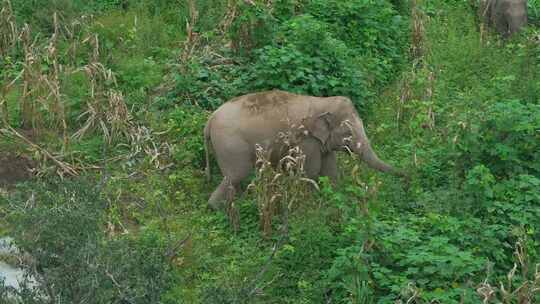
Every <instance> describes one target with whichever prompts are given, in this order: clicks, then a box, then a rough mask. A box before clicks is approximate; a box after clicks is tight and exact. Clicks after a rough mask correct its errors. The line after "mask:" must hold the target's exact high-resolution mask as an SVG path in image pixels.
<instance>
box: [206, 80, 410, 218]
mask: <svg viewBox="0 0 540 304" xmlns="http://www.w3.org/2000/svg"><path fill="white" fill-rule="evenodd" d="M291 126H297V127H298V126H301V127H300V128H301V130H302V132H301V133H302V134H303V136H302V138H301V139H300V142H299V147H300V148H301V149H302V151H303V152H304V154H305V156H306V159H305V164H304V170H305V173H306V175H307V176H308V177H309V178H312V179H317V177H318V176H328V177H329V178H330V179H331V180H335V178H336V175H337V168H336V154H335V152H336V151H347V150H348V151H351V152H353V153H355V154H357V155H359V156H360V158H361V159H363V160H364V161H365V162H366V163H367V164H368V165H369V166H370V167H372V168H374V169H377V170H379V171H382V172H389V173H392V174H395V175H399V176H405V174H404V173H402V172H401V171H399V170H396V169H395V168H393V167H391V166H390V165H388V164H386V163H384V162H383V161H381V160H380V159H379V158H378V157H377V155H376V154H375V152H374V151H373V150H372V148H371V145H370V143H369V140H368V138H367V136H366V133H365V131H364V125H363V123H362V120H361V119H360V117H359V116H358V113H357V112H356V110H355V108H354V106H353V104H352V102H351V101H350V99H348V98H346V97H340V96H335V97H325V98H322V97H312V96H304V95H297V94H292V93H288V92H284V91H279V90H272V91H266V92H259V93H253V94H247V95H243V96H240V97H237V98H234V99H232V100H230V101H228V102H226V103H225V104H223V105H222V106H220V107H219V108H218V109H217V110H216V111H215V112H214V113H213V114H212V115H211V116H210V118H209V119H208V122H207V124H206V126H205V128H204V143H205V149H206V174H207V177H208V179H210V164H209V149H208V148H209V147H208V144H209V142H211V144H212V147H213V150H214V153H215V156H216V159H217V162H218V165H219V167H220V169H221V172H222V174H223V176H224V178H223V181H222V182H221V184H220V185H219V186H218V188H217V189H216V190H215V191H214V192H213V193H212V195H211V197H210V199H209V201H208V204H209V207H210V208H212V209H218V208H219V207H221V206H222V203H223V202H225V201H226V200H227V199H229V200H230V199H232V197H233V195H234V193H235V192H238V191H239V190H240V189H239V187H240V182H241V181H242V180H244V179H245V178H247V177H248V176H249V174H250V173H251V171H252V169H253V167H254V165H255V161H256V159H255V158H256V153H255V152H256V151H255V148H256V145H261V146H263V147H264V148H266V149H270V151H273V152H270V153H271V154H270V160H271V161H272V163H275V162H276V161H277V160H279V159H280V157H281V156H283V155H282V153H281V152H282V151H284V150H286V149H282V148H283V146H282V147H281V148H280V147H276V145H279V140H278V138H279V136H280V134H283V133H282V132H287V131H288V130H290V127H291ZM282 145H283V144H282Z"/></svg>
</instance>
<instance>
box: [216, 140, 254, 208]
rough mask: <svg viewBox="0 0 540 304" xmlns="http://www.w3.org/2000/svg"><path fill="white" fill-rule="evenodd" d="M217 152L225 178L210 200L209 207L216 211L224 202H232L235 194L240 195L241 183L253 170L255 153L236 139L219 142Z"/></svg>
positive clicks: (217, 142)
mask: <svg viewBox="0 0 540 304" xmlns="http://www.w3.org/2000/svg"><path fill="white" fill-rule="evenodd" d="M215 150H216V151H217V152H216V158H217V161H218V164H219V167H220V168H221V172H222V174H223V176H224V178H223V180H222V181H221V183H220V184H219V186H218V187H217V189H216V190H215V191H214V192H213V193H212V195H211V196H210V199H209V200H208V205H209V206H210V208H212V209H214V210H215V209H218V208H219V207H221V206H222V204H223V203H224V202H227V203H229V202H231V201H232V200H233V199H234V196H235V194H236V193H240V190H241V189H240V183H241V182H242V181H243V180H244V179H246V178H247V177H248V176H249V174H250V172H251V170H252V169H253V152H252V151H251V150H250V148H249V146H248V145H247V144H246V143H245V142H243V141H241V140H238V139H234V138H232V139H231V138H229V139H228V140H227V141H223V142H221V141H220V140H217V141H216V145H215Z"/></svg>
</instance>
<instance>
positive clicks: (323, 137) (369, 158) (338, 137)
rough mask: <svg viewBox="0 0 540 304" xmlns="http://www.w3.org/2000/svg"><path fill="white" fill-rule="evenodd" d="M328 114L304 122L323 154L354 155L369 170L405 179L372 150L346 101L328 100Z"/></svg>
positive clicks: (340, 99) (345, 99)
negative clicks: (330, 102) (323, 151)
mask: <svg viewBox="0 0 540 304" xmlns="http://www.w3.org/2000/svg"><path fill="white" fill-rule="evenodd" d="M332 103H334V105H333V106H328V107H325V109H326V108H331V109H332V110H331V111H324V112H322V113H320V114H317V115H315V116H314V117H312V118H311V119H309V120H307V121H306V122H305V123H306V125H307V129H308V130H309V131H310V132H311V135H312V136H314V137H316V138H317V139H318V140H319V141H320V142H321V145H322V147H323V150H326V151H347V152H350V153H353V154H356V155H358V156H359V157H360V159H362V160H363V161H365V162H366V163H367V164H368V166H369V167H371V168H373V169H376V170H378V171H381V172H387V173H391V174H394V175H397V176H402V177H406V176H407V174H406V173H404V172H403V171H402V170H398V169H396V168H394V167H392V166H391V165H388V164H387V163H385V162H383V161H382V160H381V159H380V158H379V157H378V156H377V154H376V153H375V151H373V149H372V147H371V144H370V142H369V139H368V137H367V135H366V131H365V128H364V124H363V122H362V120H361V119H360V117H359V115H358V113H357V112H356V110H355V108H354V106H353V104H352V102H351V101H350V100H349V99H348V98H342V97H340V98H339V100H337V101H332Z"/></svg>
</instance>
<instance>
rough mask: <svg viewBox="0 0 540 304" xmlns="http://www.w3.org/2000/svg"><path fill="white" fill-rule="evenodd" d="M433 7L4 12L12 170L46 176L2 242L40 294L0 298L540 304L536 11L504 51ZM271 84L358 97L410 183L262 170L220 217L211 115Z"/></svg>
mask: <svg viewBox="0 0 540 304" xmlns="http://www.w3.org/2000/svg"><path fill="white" fill-rule="evenodd" d="M439 2H441V1H439ZM439 2H437V1H418V4H416V3H415V2H414V1H412V2H410V3H409V2H404V1H390V0H380V1H368V0H277V1H263V0H256V1H234V0H233V1H209V0H188V1H174V0H159V1H141V0H94V1H74V0H72V1H68V0H54V1H37V0H33V1H13V2H12V3H11V5H10V3H9V2H8V1H2V2H1V3H2V8H3V9H2V12H1V13H0V17H1V19H0V79H1V82H0V136H1V137H0V160H2V159H4V158H2V156H4V155H3V153H7V151H9V152H17V153H19V154H22V155H27V156H30V157H32V159H33V165H34V166H33V167H34V173H35V174H36V178H33V179H31V180H28V181H26V182H23V183H18V184H17V185H10V187H6V188H5V189H4V188H2V189H1V191H0V219H2V220H1V221H0V233H4V234H9V235H10V236H12V237H14V238H15V240H16V243H17V245H18V247H19V248H20V249H21V250H23V251H24V252H25V253H27V254H28V255H27V256H25V258H24V259H22V260H21V267H23V268H25V269H28V270H30V271H31V272H32V273H33V275H34V277H37V278H38V279H39V281H40V282H41V285H39V286H38V288H36V289H30V288H28V289H25V288H23V289H21V290H20V291H18V292H17V293H18V295H19V297H20V299H16V298H12V299H10V300H8V299H7V294H8V293H9V292H10V291H9V290H7V289H4V288H0V302H1V301H4V300H5V301H11V302H14V303H19V302H20V303H171V304H172V303H208V304H210V303H355V304H356V303H366V304H367V303H381V304H382V303H434V302H439V303H481V302H483V301H484V303H536V302H539V301H540V294H539V292H538V290H537V289H538V288H540V273H538V269H539V268H538V267H537V265H539V264H540V250H539V248H540V133H539V131H540V102H539V99H538V96H540V75H539V73H540V43H539V41H538V35H539V32H538V24H539V23H538V20H540V17H539V16H540V15H539V14H540V13H539V12H540V2H539V1H533V0H530V1H529V16H530V21H531V26H530V27H529V28H528V29H527V30H526V31H524V32H522V33H520V34H519V35H517V36H516V37H513V38H512V39H511V40H510V41H507V42H503V41H500V39H499V38H498V37H497V36H496V35H494V34H493V33H481V32H480V31H479V25H478V24H477V20H476V19H477V18H476V17H475V14H476V12H475V11H474V10H473V9H472V8H471V5H470V1H458V0H453V1H444V3H439ZM55 12H58V14H57V15H56V17H55ZM24 23H28V24H29V27H24V26H23V24H24ZM272 88H279V89H284V90H289V91H292V92H298V93H305V94H312V95H319V96H331V95H345V96H348V97H350V98H351V99H352V100H353V101H354V103H355V105H356V107H357V108H358V110H359V111H360V113H361V114H362V117H363V119H364V121H365V123H366V129H367V132H368V135H369V137H370V138H371V139H372V142H373V145H374V148H375V149H376V150H377V151H378V153H379V155H381V157H382V158H383V159H385V160H389V162H391V163H392V164H395V165H397V166H399V167H403V168H407V171H409V172H410V173H411V175H412V178H411V180H410V182H408V183H406V182H404V181H402V180H399V179H396V178H395V177H392V176H388V175H383V174H379V173H376V172H374V171H371V170H369V169H367V167H364V166H363V165H362V164H360V163H358V162H357V160H356V159H353V158H351V157H349V156H347V155H343V156H341V157H340V159H339V161H340V171H341V174H340V179H339V182H338V184H337V185H334V186H332V185H331V183H330V182H329V181H328V180H327V179H325V178H322V179H321V180H320V181H318V186H317V187H318V188H319V190H318V191H315V190H312V189H313V188H314V187H312V185H311V184H310V183H309V182H307V181H305V180H303V179H301V174H299V172H298V170H297V168H296V167H294V166H292V167H289V171H279V172H276V171H274V169H272V168H270V167H268V166H265V164H266V163H264V162H261V164H262V165H261V166H262V167H260V170H259V171H257V172H256V173H254V179H253V181H252V182H251V185H250V186H249V187H248V190H247V191H246V192H245V193H244V194H243V195H242V196H241V198H240V199H238V200H237V201H235V203H234V205H233V206H231V208H229V210H227V212H224V213H212V212H210V211H209V210H207V208H206V201H207V199H208V197H209V195H210V192H211V191H212V190H213V189H214V188H215V186H216V185H217V183H218V182H219V181H218V180H219V177H220V174H219V172H218V170H217V169H216V168H217V165H216V164H215V161H214V160H212V162H213V163H212V168H213V171H212V174H213V175H214V179H213V181H212V182H211V183H207V182H206V181H205V178H204V149H203V137H202V130H203V126H204V123H205V122H206V119H207V117H208V115H209V113H211V111H212V110H214V109H216V108H217V107H218V106H219V105H221V104H222V103H224V102H225V101H227V100H228V99H229V98H232V97H234V96H237V95H240V94H244V93H248V92H253V91H256V90H266V89H272ZM15 154H16V153H15ZM291 157H292V158H295V157H298V155H291ZM278 173H279V175H277V174H278ZM0 174H2V170H0ZM276 176H277V177H276ZM61 177H62V178H61ZM278 177H279V178H278ZM1 180H2V179H1V178H0V181H1ZM246 186H247V185H246ZM27 283H28V282H27Z"/></svg>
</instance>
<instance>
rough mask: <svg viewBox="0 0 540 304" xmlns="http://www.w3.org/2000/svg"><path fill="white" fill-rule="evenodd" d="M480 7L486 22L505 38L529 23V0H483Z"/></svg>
mask: <svg viewBox="0 0 540 304" xmlns="http://www.w3.org/2000/svg"><path fill="white" fill-rule="evenodd" d="M480 9H481V15H482V16H483V20H484V22H485V23H487V24H489V25H491V26H494V27H495V29H496V30H497V32H499V34H501V35H502V36H503V37H504V38H508V37H510V36H511V35H513V34H514V33H517V32H518V31H519V30H520V29H521V28H522V27H524V26H526V25H527V0H481V6H480Z"/></svg>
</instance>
